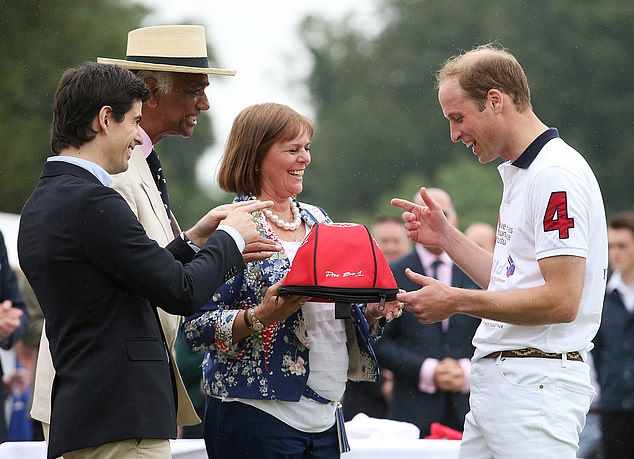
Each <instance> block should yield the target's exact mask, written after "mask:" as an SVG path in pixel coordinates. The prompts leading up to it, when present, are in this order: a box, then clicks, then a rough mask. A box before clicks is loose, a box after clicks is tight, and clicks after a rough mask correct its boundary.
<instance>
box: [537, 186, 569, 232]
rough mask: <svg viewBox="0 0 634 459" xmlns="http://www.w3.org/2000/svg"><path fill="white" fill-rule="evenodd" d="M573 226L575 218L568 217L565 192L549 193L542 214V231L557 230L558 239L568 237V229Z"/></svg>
mask: <svg viewBox="0 0 634 459" xmlns="http://www.w3.org/2000/svg"><path fill="white" fill-rule="evenodd" d="M574 227H575V220H574V219H573V218H568V201H567V198H566V192H565V191H555V192H554V193H552V194H551V195H550V199H549V200H548V207H546V213H545V214H544V231H559V239H568V237H569V235H570V234H569V231H568V230H569V229H570V228H574Z"/></svg>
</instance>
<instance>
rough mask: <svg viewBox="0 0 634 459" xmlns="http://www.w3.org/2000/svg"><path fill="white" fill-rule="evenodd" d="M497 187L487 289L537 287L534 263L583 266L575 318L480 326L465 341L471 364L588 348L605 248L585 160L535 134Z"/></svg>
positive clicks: (553, 133) (599, 202) (554, 137)
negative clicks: (530, 350) (491, 357)
mask: <svg viewBox="0 0 634 459" xmlns="http://www.w3.org/2000/svg"><path fill="white" fill-rule="evenodd" d="M498 170H499V172H500V175H501V177H502V181H503V183H504V192H503V197H502V203H501V204H500V214H499V222H498V228H497V240H496V244H495V252H494V255H493V264H492V267H491V281H490V284H489V288H488V290H490V291H508V290H518V289H526V288H531V287H537V286H540V285H543V284H544V278H543V277H542V274H541V271H540V270H539V265H538V263H537V261H538V260H540V259H542V258H546V257H552V256H557V255H574V256H578V257H583V258H585V259H586V272H585V282H584V287H583V294H582V296H581V302H580V304H579V312H578V314H577V318H576V319H575V320H574V321H573V322H571V323H561V324H549V325H531V326H523V325H511V324H507V323H503V322H498V321H494V320H488V319H483V320H482V323H481V324H480V326H479V328H478V330H477V331H476V334H475V336H474V338H473V344H474V346H475V347H476V351H475V354H474V359H478V358H481V357H483V356H485V355H488V354H490V353H491V352H496V351H502V350H509V349H522V348H526V347H534V348H538V349H541V350H542V351H545V352H556V353H561V352H571V351H580V352H581V353H582V355H583V356H584V360H585V354H586V353H587V352H588V351H589V350H590V349H592V343H591V340H592V339H593V338H594V336H595V334H596V332H597V330H598V328H599V325H600V323H601V310H602V306H603V295H604V292H605V283H606V274H607V265H608V249H607V229H606V220H605V211H604V207H603V199H602V196H601V190H600V189H599V185H598V183H597V180H596V178H595V176H594V174H593V172H592V170H591V169H590V167H589V166H588V164H587V162H586V161H585V159H584V158H583V157H582V156H581V155H580V154H579V153H577V152H576V151H575V150H574V149H573V148H571V147H570V146H568V145H567V144H566V143H565V142H564V141H563V140H561V139H560V138H559V134H558V132H557V130H556V129H549V130H547V131H546V132H544V133H543V134H541V135H540V136H539V137H538V138H537V139H535V141H533V143H532V144H531V145H530V146H529V147H528V148H527V149H526V150H525V151H524V153H522V155H521V156H520V157H519V158H518V159H517V160H516V161H514V162H512V163H511V162H509V161H507V162H505V163H503V164H501V165H500V166H498Z"/></svg>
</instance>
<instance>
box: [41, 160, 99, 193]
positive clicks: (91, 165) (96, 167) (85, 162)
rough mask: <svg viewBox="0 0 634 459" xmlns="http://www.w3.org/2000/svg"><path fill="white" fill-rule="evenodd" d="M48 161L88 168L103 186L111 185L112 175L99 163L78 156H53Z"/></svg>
mask: <svg viewBox="0 0 634 459" xmlns="http://www.w3.org/2000/svg"><path fill="white" fill-rule="evenodd" d="M46 161H60V162H62V163H69V164H74V165H75V166H79V167H81V168H82V169H85V170H87V171H88V172H90V173H91V174H92V175H94V176H95V177H97V179H98V180H99V181H100V182H101V184H102V185H103V186H110V184H111V183H112V177H111V176H110V174H108V173H107V172H106V171H105V170H104V169H103V168H102V167H101V166H100V165H99V164H97V163H93V162H92V161H88V160H86V159H82V158H76V157H74V156H51V157H50V158H47V159H46Z"/></svg>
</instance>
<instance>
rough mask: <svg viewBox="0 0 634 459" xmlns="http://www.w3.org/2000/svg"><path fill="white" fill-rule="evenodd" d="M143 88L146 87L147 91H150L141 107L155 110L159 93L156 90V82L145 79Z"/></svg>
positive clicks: (152, 79) (151, 79)
mask: <svg viewBox="0 0 634 459" xmlns="http://www.w3.org/2000/svg"><path fill="white" fill-rule="evenodd" d="M145 86H147V88H148V90H149V91H150V97H149V98H148V100H146V101H145V102H143V105H147V106H148V107H152V108H156V107H157V105H158V96H159V93H160V91H159V89H158V85H157V81H156V80H155V79H154V78H146V79H145Z"/></svg>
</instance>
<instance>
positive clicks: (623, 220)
mask: <svg viewBox="0 0 634 459" xmlns="http://www.w3.org/2000/svg"><path fill="white" fill-rule="evenodd" d="M608 228H611V229H627V230H630V232H631V233H632V234H633V235H634V212H620V213H618V214H615V215H613V216H612V217H610V219H609V220H608Z"/></svg>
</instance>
